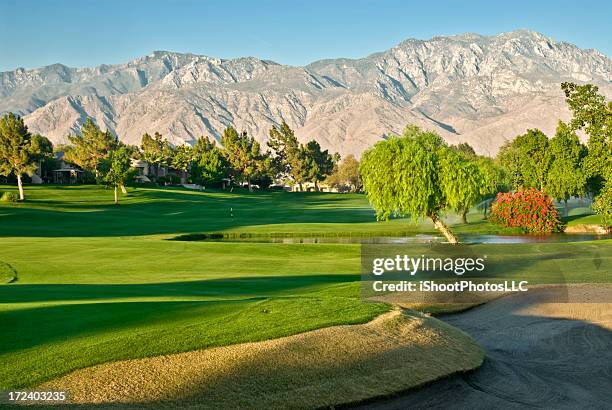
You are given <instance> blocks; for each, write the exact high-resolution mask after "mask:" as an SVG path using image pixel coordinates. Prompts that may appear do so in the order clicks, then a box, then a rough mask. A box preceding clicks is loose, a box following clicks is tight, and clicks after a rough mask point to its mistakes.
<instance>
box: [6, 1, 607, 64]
mask: <svg viewBox="0 0 612 410" xmlns="http://www.w3.org/2000/svg"><path fill="white" fill-rule="evenodd" d="M611 21H612V1H610V0H606V1H576V0H574V1H566V0H556V1H552V0H549V1H544V0H540V1H538V0H531V1H523V0H512V1H504V2H503V4H502V2H501V1H500V2H497V1H494V0H487V1H481V0H475V1H469V0H464V1H460V0H456V1H450V0H444V1H441V0H430V1H423V0H421V1H399V0H398V1H393V0H380V1H374V0H372V1H363V0H352V1H350V0H325V1H319V0H309V1H302V0H283V1H281V0H252V1H232V0H217V1H208V0H199V1H196V0H175V1H171V0H165V1H160V0H147V1H144V0H124V1H115V0H104V1H103V0H99V1H94V0H78V1H77V0H38V1H28V0H0V71H6V70H12V69H15V68H17V67H26V68H32V67H39V66H43V65H48V64H53V63H57V62H60V63H63V64H66V65H69V66H93V65H97V64H101V63H108V64H114V63H122V62H126V61H128V60H130V59H133V58H135V57H139V56H143V55H146V54H149V53H151V52H152V51H154V50H171V51H179V52H191V53H195V54H204V55H209V56H214V57H221V58H232V57H240V56H256V57H259V58H264V59H271V60H274V61H277V62H279V63H284V64H294V65H304V64H307V63H309V62H312V61H314V60H318V59H321V58H332V57H353V58H354V57H362V56H366V55H368V54H370V53H372V52H376V51H382V50H385V49H387V48H389V47H392V46H393V45H395V44H397V43H399V42H400V41H402V40H404V39H406V38H410V37H414V38H419V39H427V38H431V37H432V36H435V35H444V34H459V33H464V32H476V33H480V34H495V33H499V32H503V31H511V30H514V29H518V28H526V29H530V30H534V31H539V32H542V33H544V34H546V35H549V36H551V37H553V38H554V39H556V40H563V41H568V42H571V43H574V44H577V45H578V46H580V47H583V48H596V49H598V50H600V51H602V52H603V53H604V54H606V55H608V56H611V55H612V44H611V43H612V24H610V23H611Z"/></svg>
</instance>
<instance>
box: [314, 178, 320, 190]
mask: <svg viewBox="0 0 612 410" xmlns="http://www.w3.org/2000/svg"><path fill="white" fill-rule="evenodd" d="M314 186H315V192H319V181H317V180H316V179H315V181H314Z"/></svg>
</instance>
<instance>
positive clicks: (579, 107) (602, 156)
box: [561, 83, 612, 227]
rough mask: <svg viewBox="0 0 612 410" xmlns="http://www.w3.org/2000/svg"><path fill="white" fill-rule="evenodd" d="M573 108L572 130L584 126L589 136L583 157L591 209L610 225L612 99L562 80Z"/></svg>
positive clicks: (588, 87)
mask: <svg viewBox="0 0 612 410" xmlns="http://www.w3.org/2000/svg"><path fill="white" fill-rule="evenodd" d="M561 88H562V89H563V91H564V93H565V97H566V102H567V104H568V106H569V109H570V111H571V112H572V120H571V122H570V125H571V128H572V129H573V130H583V131H584V132H585V133H586V134H587V135H588V136H589V139H588V143H587V147H588V154H587V156H586V157H585V158H584V161H583V172H584V175H585V177H586V178H587V188H588V190H589V192H590V193H591V194H592V195H593V197H594V203H593V209H594V210H595V211H596V212H597V213H598V214H600V215H602V219H603V221H604V226H606V224H608V225H607V227H609V226H610V225H611V223H610V217H609V216H610V215H611V214H612V201H611V200H610V196H611V194H610V193H611V192H612V101H606V98H605V97H604V96H603V95H601V94H599V89H598V88H597V87H596V86H594V85H591V84H585V85H576V84H573V83H563V84H561Z"/></svg>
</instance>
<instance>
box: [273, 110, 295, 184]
mask: <svg viewBox="0 0 612 410" xmlns="http://www.w3.org/2000/svg"><path fill="white" fill-rule="evenodd" d="M268 147H270V149H271V150H272V152H273V153H274V156H273V157H272V165H273V166H274V169H275V171H276V172H277V173H278V174H289V173H290V172H291V165H290V164H291V161H292V160H293V159H294V157H295V156H296V155H298V151H299V148H300V144H299V142H298V140H297V138H296V137H295V133H294V132H293V130H292V129H291V128H290V127H289V125H287V123H286V122H284V121H283V123H282V124H281V125H280V127H277V126H276V125H273V126H272V128H271V129H270V138H269V139H268Z"/></svg>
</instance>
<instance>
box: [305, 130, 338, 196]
mask: <svg viewBox="0 0 612 410" xmlns="http://www.w3.org/2000/svg"><path fill="white" fill-rule="evenodd" d="M301 149H302V151H303V155H304V157H305V158H306V163H307V168H306V178H308V180H309V181H312V182H313V183H314V186H315V190H316V191H319V182H320V181H323V180H324V179H325V178H327V177H328V176H329V175H331V173H332V172H333V171H334V164H335V161H334V157H333V156H332V155H331V154H330V153H329V152H328V151H327V150H322V149H321V145H319V143H318V142H317V141H315V140H312V141H309V142H308V143H307V144H306V145H304V146H302V147H301Z"/></svg>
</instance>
